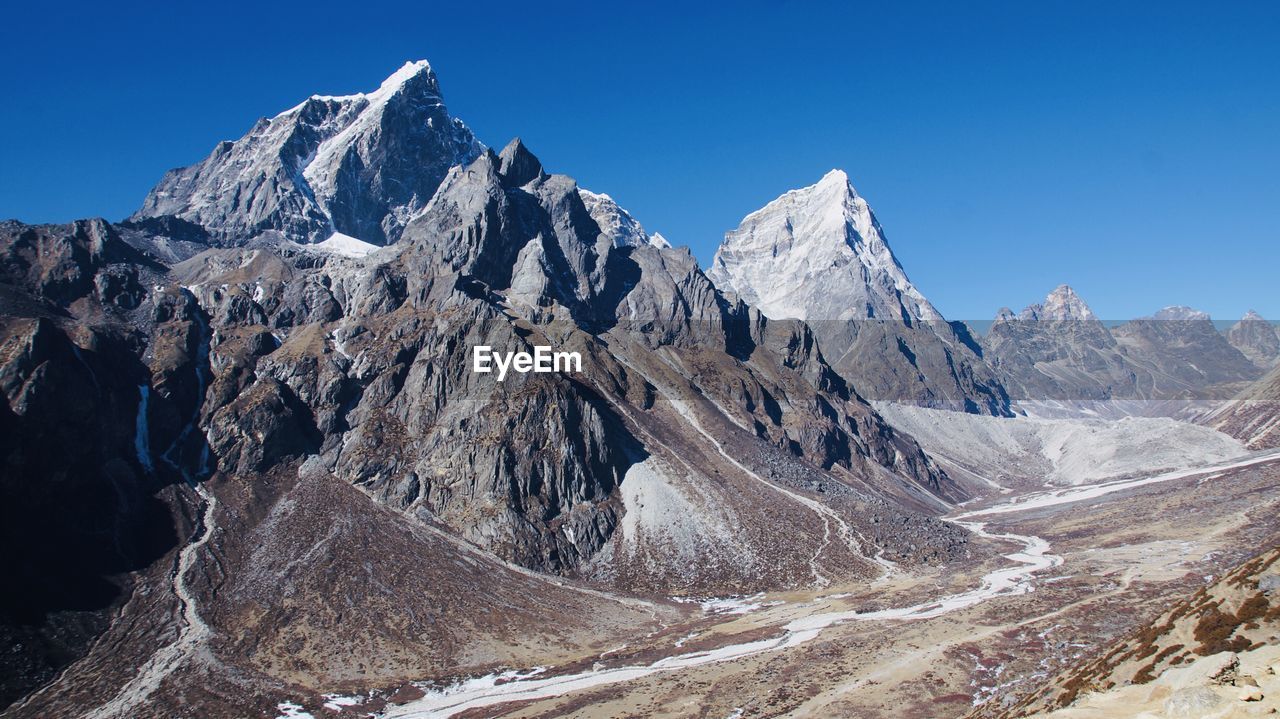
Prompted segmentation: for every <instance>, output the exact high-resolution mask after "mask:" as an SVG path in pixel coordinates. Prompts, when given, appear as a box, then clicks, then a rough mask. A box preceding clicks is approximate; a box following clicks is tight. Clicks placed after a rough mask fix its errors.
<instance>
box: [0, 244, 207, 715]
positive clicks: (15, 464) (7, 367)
mask: <svg viewBox="0 0 1280 719" xmlns="http://www.w3.org/2000/svg"><path fill="white" fill-rule="evenodd" d="M128 232H129V231H128V230H126V229H124V228H116V227H112V226H110V225H108V224H107V223H105V222H103V221H101V220H89V221H82V222H76V223H71V224H69V225H54V226H40V227H29V226H24V225H19V224H17V223H4V224H3V225H2V226H0V315H3V318H2V319H0V388H2V389H3V392H4V401H3V402H0V465H2V467H3V469H2V470H0V512H2V513H3V521H0V556H3V557H4V562H3V563H4V567H3V571H4V573H5V577H6V581H5V583H4V586H3V588H0V635H2V636H3V637H4V639H3V641H4V642H5V645H6V646H7V647H11V648H12V650H11V651H7V652H6V653H5V654H4V656H3V658H0V663H2V664H3V671H2V672H0V674H2V675H3V676H4V680H3V682H0V701H3V702H5V703H7V702H8V701H11V700H13V699H14V698H16V697H17V696H19V695H21V694H23V693H25V692H26V691H27V690H29V689H31V688H32V687H33V686H36V685H39V684H41V683H43V682H45V681H48V680H49V679H50V678H52V677H53V676H54V675H55V674H56V673H57V672H58V671H60V670H61V669H62V668H63V667H64V666H65V665H67V664H68V663H70V662H72V661H74V660H76V659H78V658H79V657H80V656H82V655H83V654H84V652H86V651H87V650H88V648H89V647H90V646H91V645H92V643H93V641H94V640H95V639H96V638H97V637H98V636H99V635H100V633H101V632H103V631H104V630H105V629H106V628H107V626H108V625H109V623H110V618H111V616H112V615H113V614H114V613H115V612H116V611H118V610H119V608H120V606H121V605H122V604H123V603H124V602H125V601H126V600H127V599H128V598H129V596H130V592H131V591H132V590H133V587H134V582H135V573H138V572H142V571H144V570H146V568H147V567H149V566H151V565H152V564H153V563H154V562H156V561H157V560H158V559H159V558H160V557H162V556H164V555H165V554H166V552H168V551H169V550H170V549H171V548H172V547H174V546H175V545H176V544H177V542H178V535H179V531H180V530H179V528H178V521H177V520H176V519H175V517H174V516H173V515H172V513H171V512H172V510H171V507H170V506H168V505H167V504H166V503H165V502H164V501H162V500H161V499H159V498H157V495H160V494H162V493H163V492H165V489H164V488H165V487H166V485H169V484H171V483H172V482H175V481H177V480H178V479H180V475H179V474H178V473H177V472H175V471H174V470H173V467H172V466H170V464H169V461H168V460H172V461H173V462H175V463H177V462H181V461H182V455H183V452H184V447H185V441H184V440H183V439H180V437H181V435H182V427H183V426H184V425H185V423H186V420H187V419H189V418H190V416H191V415H192V413H193V411H194V410H195V407H196V406H197V405H198V402H199V398H198V397H197V396H196V393H195V392H194V391H193V390H192V389H191V388H190V385H191V384H192V383H191V372H192V369H193V368H192V366H191V364H190V362H189V361H188V356H187V354H186V353H185V352H184V351H182V349H181V348H180V347H178V346H177V345H178V344H180V343H179V342H174V341H172V340H174V339H177V338H179V336H180V335H181V333H180V332H177V331H175V332H173V333H171V334H165V333H163V332H158V331H151V334H150V336H149V335H148V331H149V330H144V329H142V328H151V327H153V326H154V319H153V317H163V318H165V319H166V322H167V324H168V325H171V326H172V327H173V328H174V329H175V330H176V329H177V327H178V326H180V325H184V324H186V323H184V322H183V321H182V319H181V318H180V317H178V316H177V314H178V313H177V312H176V311H175V310H176V308H175V307H174V306H173V305H171V304H164V303H161V304H153V302H152V301H151V298H150V296H149V294H150V293H149V290H148V289H147V288H149V287H151V286H153V285H154V284H155V283H156V282H157V281H158V279H159V276H160V273H159V271H158V270H159V269H160V265H159V264H158V263H155V262H154V261H153V260H151V259H150V258H148V257H146V256H144V255H143V254H142V253H140V252H139V251H138V250H136V249H135V248H133V247H131V246H129V245H128V244H126V243H125V242H124V241H123V240H122V236H123V235H124V234H127V233H128ZM188 298H189V297H188ZM183 378H185V381H184V379H183ZM140 387H147V388H148V390H154V391H147V393H146V395H145V396H146V399H145V400H144V399H143V398H144V395H143V394H142V393H141V392H140V389H139V388H140ZM190 439H192V440H193V441H195V440H196V438H195V437H191V438H190ZM139 448H147V449H148V451H147V452H145V453H144V454H145V455H146V457H147V461H146V462H145V463H144V462H143V461H142V459H141V457H142V456H143V455H142V454H140V450H139ZM150 448H155V451H154V453H151V452H150ZM153 456H154V459H153ZM164 457H167V458H168V460H165V459H163V458H164Z"/></svg>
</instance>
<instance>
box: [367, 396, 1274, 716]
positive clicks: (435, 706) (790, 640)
mask: <svg viewBox="0 0 1280 719" xmlns="http://www.w3.org/2000/svg"><path fill="white" fill-rule="evenodd" d="M1011 421H1015V422H1027V421H1028V420H1025V419H1022V420H1011ZM997 438H998V437H997ZM1276 461H1280V450H1272V451H1269V452H1260V453H1255V454H1250V455H1247V456H1245V457H1237V458H1235V459H1234V460H1228V461H1222V462H1217V463H1214V464H1209V465H1206V466H1199V467H1192V468H1184V469H1178V470H1174V471H1169V472H1163V473H1156V474H1149V475H1147V476H1143V477H1139V478H1135V479H1128V480H1119V481H1111V482H1102V483H1098V484H1084V483H1076V486H1073V487H1070V488H1065V489H1055V490H1048V491H1042V492H1035V493H1032V494H1029V495H1024V496H1023V497H1019V498H1016V499H1013V500H1010V501H1008V502H1005V503H1003V504H997V505H995V506H992V507H988V508H986V509H978V510H973V511H969V512H963V513H959V514H955V515H953V516H951V517H950V520H949V521H952V522H955V523H956V524H958V525H960V526H962V527H965V528H966V529H969V530H970V531H972V532H974V533H975V534H977V535H979V536H981V537H985V538H988V539H994V540H998V541H1006V542H1010V543H1013V544H1016V545H1018V546H1019V549H1017V550H1016V551H1014V552H1011V553H1009V554H1006V555H1004V557H1005V558H1006V559H1008V560H1009V561H1010V563H1011V564H1010V565H1009V566H1007V567H1004V568H1001V569H997V570H995V571H992V572H990V573H988V574H987V575H985V576H984V577H983V578H982V579H981V581H980V582H979V585H978V586H977V587H976V588H974V589H971V590H968V591H965V592H960V593H957V594H949V595H945V596H942V597H939V598H937V599H933V600H930V601H927V602H922V603H920V604H914V605H911V606H906V607H899V608H892V609H884V610H880V611H875V612H863V613H860V612H856V611H844V612H824V613H820V614H814V615H811V616H807V617H803V618H800V619H796V620H794V621H792V622H790V623H788V624H787V625H785V626H784V627H783V628H782V633H781V634H780V635H779V636H776V637H773V638H769V639H761V640H757V641H753V642H746V643H742V644H733V645H729V646H725V647H719V648H717V649H713V650H706V651H696V652H677V653H674V654H672V655H671V656H668V657H665V658H663V659H660V660H658V661H655V662H653V663H651V664H646V665H638V666H622V667H612V668H598V669H592V670H589V671H585V672H579V673H576V674H567V675H561V676H542V670H536V671H534V672H530V673H526V674H524V675H520V674H516V673H507V674H506V675H505V677H510V679H509V680H508V681H505V682H501V683H500V682H498V681H496V677H494V676H489V677H481V678H477V679H472V680H469V681H465V682H462V683H459V684H456V685H453V686H451V687H447V688H445V689H442V690H438V691H433V692H429V693H428V694H427V695H426V696H424V697H422V698H421V699H418V700H415V701H413V702H410V703H408V704H405V705H402V706H398V707H394V708H392V709H390V710H389V711H387V713H386V714H384V715H383V716H384V717H386V719H439V718H443V717H451V716H454V715H455V714H458V713H460V712H463V711H467V710H471V709H476V708H480V707H486V706H492V705H495V704H502V703H506V702H512V701H530V700H536V699H543V698H548V697H553V696H559V695H563V694H567V693H570V692H574V691H580V690H583V689H590V688H594V687H600V686H606V685H610V684H617V683H620V682H626V681H631V680H633V679H639V678H642V677H646V676H651V675H654V674H658V673H665V672H677V671H684V670H687V669H690V668H694V667H698V666H702V665H707V664H714V663H718V662H725V661H731V660H734V659H740V658H744V657H749V656H752V655H755V654H760V653H763V652H771V651H777V650H782V649H787V648H789V647H794V646H797V645H800V644H804V643H805V642H808V641H810V640H812V639H814V638H815V637H817V636H818V635H819V634H821V633H822V631H823V630H825V629H827V628H828V627H831V626H834V625H836V624H841V623H844V622H850V621H877V622H883V621H911V620H920V619H929V618H933V617H939V616H942V615H945V614H948V613H950V612H954V611H957V610H960V609H965V608H967V607H972V606H974V605H977V604H980V603H982V602H985V601H987V600H989V599H992V598H995V597H1001V596H1010V595H1016V594H1024V593H1027V592H1030V591H1032V589H1033V582H1034V578H1035V575H1036V573H1038V572H1040V571H1043V570H1045V569H1048V568H1050V567H1054V566H1058V565H1060V564H1062V562H1063V559H1062V557H1060V556H1057V555H1054V554H1051V553H1050V551H1049V550H1050V548H1051V547H1050V545H1049V543H1048V542H1047V541H1045V540H1044V539H1042V538H1040V537H1035V536H1024V535H1018V534H1011V533H994V532H988V531H987V530H986V528H985V525H986V523H985V522H982V521H977V520H978V518H985V517H989V516H992V515H1003V514H1009V513H1014V512H1021V511H1026V510H1031V509H1042V508H1045V507H1051V506H1056V505H1061V504H1067V503H1071V502H1078V501H1084V500H1088V499H1097V498H1099V497H1103V496H1106V495H1108V494H1112V493H1115V492H1121V491H1125V490H1130V489H1135V488H1138V487H1142V486H1147V485H1152V484H1157V483H1161V482H1168V481H1173V480H1177V479H1185V478H1188V477H1192V476H1198V475H1206V476H1207V477H1208V478H1213V477H1216V476H1219V475H1221V474H1222V473H1225V472H1227V471H1229V470H1233V469H1240V468H1244V467H1249V466H1253V465H1259V464H1264V463H1270V462H1276ZM678 644H679V643H678ZM673 648H674V649H679V646H678V645H677V646H676V647H673Z"/></svg>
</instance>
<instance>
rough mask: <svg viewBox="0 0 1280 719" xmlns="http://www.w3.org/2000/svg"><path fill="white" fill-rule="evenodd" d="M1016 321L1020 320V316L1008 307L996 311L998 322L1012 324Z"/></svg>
mask: <svg viewBox="0 0 1280 719" xmlns="http://www.w3.org/2000/svg"><path fill="white" fill-rule="evenodd" d="M1016 319H1018V316H1017V315H1015V314H1014V313H1013V310H1011V309H1009V308H1008V307H1001V308H1000V309H998V310H996V322H1012V321H1013V320H1016Z"/></svg>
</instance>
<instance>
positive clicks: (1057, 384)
mask: <svg viewBox="0 0 1280 719" xmlns="http://www.w3.org/2000/svg"><path fill="white" fill-rule="evenodd" d="M983 345H984V347H985V348H986V357H987V360H988V361H989V362H990V363H991V365H992V367H994V368H995V369H996V371H997V372H999V373H1000V376H1001V378H1002V380H1003V381H1004V383H1005V386H1007V387H1008V388H1009V391H1010V394H1011V396H1012V397H1013V398H1014V399H1016V400H1020V401H1033V402H1035V401H1052V402H1061V401H1066V402H1078V401H1095V400H1169V399H1196V398H1199V399H1214V398H1216V399H1224V398H1226V397H1230V396H1232V395H1233V394H1234V393H1235V392H1236V391H1238V384H1239V383H1241V382H1246V381H1249V380H1250V379H1253V378H1256V377H1257V376H1258V371H1257V369H1256V368H1255V367H1253V366H1252V365H1250V363H1249V362H1248V361H1247V360H1246V359H1245V358H1244V356H1243V355H1241V354H1240V352H1239V351H1237V350H1236V349H1235V348H1233V347H1232V346H1231V345H1230V344H1229V343H1228V342H1227V340H1226V339H1225V338H1224V337H1223V336H1222V334H1221V333H1219V332H1218V331H1217V329H1216V328H1214V326H1213V323H1212V322H1211V321H1210V319H1209V316H1208V315H1207V314H1205V313H1203V312H1198V311H1196V310H1193V309H1191V308H1189V307H1168V308H1165V309H1163V310H1161V311H1160V312H1158V313H1156V314H1155V315H1154V316H1152V317H1148V318H1143V319H1138V320H1134V321H1132V322H1129V323H1127V324H1124V325H1121V326H1119V327H1115V328H1110V329H1109V328H1107V327H1106V326H1105V325H1104V324H1103V323H1102V322H1101V321H1100V320H1099V319H1098V318H1097V317H1096V316H1095V315H1094V313H1093V311H1092V310H1090V309H1089V307H1088V305H1087V304H1085V302H1084V300H1083V299H1081V298H1080V296H1079V295H1077V294H1076V293H1075V291H1074V290H1072V289H1071V288H1070V287H1068V286H1066V285H1062V286H1060V287H1058V288H1057V289H1055V290H1054V291H1053V292H1052V293H1050V294H1049V296H1048V297H1047V298H1046V299H1045V302H1044V303H1043V304H1036V305H1031V306H1030V307H1027V308H1026V309H1024V310H1022V312H1020V313H1018V314H1016V315H1015V314H1014V313H1013V312H1011V311H1009V310H1007V309H1005V310H1001V311H1000V313H999V314H998V315H997V316H996V320H995V322H994V323H993V324H992V326H991V330H990V332H988V333H987V336H986V337H985V338H984V339H983Z"/></svg>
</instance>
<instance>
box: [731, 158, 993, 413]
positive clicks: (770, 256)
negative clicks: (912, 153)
mask: <svg viewBox="0 0 1280 719" xmlns="http://www.w3.org/2000/svg"><path fill="white" fill-rule="evenodd" d="M707 275H708V277H709V278H710V279H711V280H712V281H713V282H715V283H716V286H717V287H719V288H720V289H722V290H725V291H728V292H732V293H733V294H735V295H736V296H737V297H738V298H740V299H741V300H743V301H744V302H746V303H747V304H749V305H751V306H753V307H757V308H759V310H760V311H761V312H762V313H763V314H764V315H765V316H767V317H770V318H774V319H783V318H793V319H799V320H804V321H805V322H806V323H807V324H808V325H809V326H810V327H812V328H813V329H814V332H815V334H816V335H817V336H818V339H819V343H820V345H821V346H822V348H823V352H824V354H825V355H826V356H827V357H828V358H829V359H830V361H831V363H832V366H833V367H835V369H836V370H837V371H838V372H840V373H841V374H842V376H844V377H845V378H846V379H848V380H849V381H850V382H852V383H853V385H854V386H855V387H857V388H858V389H859V391H860V392H863V393H864V394H866V396H868V397H870V398H872V399H876V400H897V401H913V402H924V403H926V404H931V405H937V406H950V407H954V408H963V409H966V410H970V411H980V412H985V413H991V414H1005V413H1007V412H1008V406H1007V405H1008V402H1007V398H1006V397H1005V394H1004V390H1003V388H1002V387H1001V386H1000V384H999V382H998V381H997V380H996V378H995V376H994V374H993V373H992V371H991V369H990V368H989V367H988V366H987V365H986V363H985V362H984V361H983V360H982V357H981V348H980V347H979V346H978V344H977V342H976V341H975V340H973V338H972V337H971V335H970V334H969V332H968V330H967V328H965V327H964V326H963V325H960V324H956V325H953V324H951V323H949V322H947V321H946V319H945V318H944V317H943V316H942V314H941V313H939V312H938V310H937V309H936V308H934V306H933V305H932V304H931V303H930V302H929V300H928V299H926V298H925V296H924V295H923V294H922V293H921V292H920V291H919V290H918V289H917V288H916V287H915V286H914V285H913V284H912V283H911V281H910V280H909V279H908V278H907V275H906V273H905V272H904V271H903V269H902V265H901V264H900V263H899V262H898V260H897V258H896V257H895V256H894V254H893V252H892V250H890V248H889V245H888V243H887V242H886V240H885V238H884V233H883V231H882V230H881V228H880V224H879V222H877V221H876V218H875V215H874V214H873V213H872V211H871V208H870V206H869V205H868V204H867V202H866V200H864V199H863V198H862V197H861V196H859V195H858V193H857V192H856V191H855V190H854V188H853V186H852V185H851V184H850V182H849V177H848V175H846V174H845V173H844V172H843V171H841V170H832V171H831V172H829V173H827V174H826V175H825V176H824V177H823V178H822V179H821V180H820V181H819V182H818V183H817V184H815V185H811V186H809V187H805V188H802V189H799V190H792V191H790V192H787V193H785V194H784V195H782V196H781V197H779V198H777V199H776V200H774V201H772V202H770V203H769V204H767V205H766V206H765V207H763V208H761V209H760V210H757V211H755V212H753V213H751V214H749V215H747V216H746V218H744V219H743V220H742V223H741V224H740V225H739V226H738V228H737V229H736V230H733V231H731V232H729V233H727V234H726V235H725V239H724V242H722V243H721V245H720V247H719V249H718V250H717V251H716V255H715V259H714V261H713V263H712V267H711V269H710V271H709V272H708V273H707Z"/></svg>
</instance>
